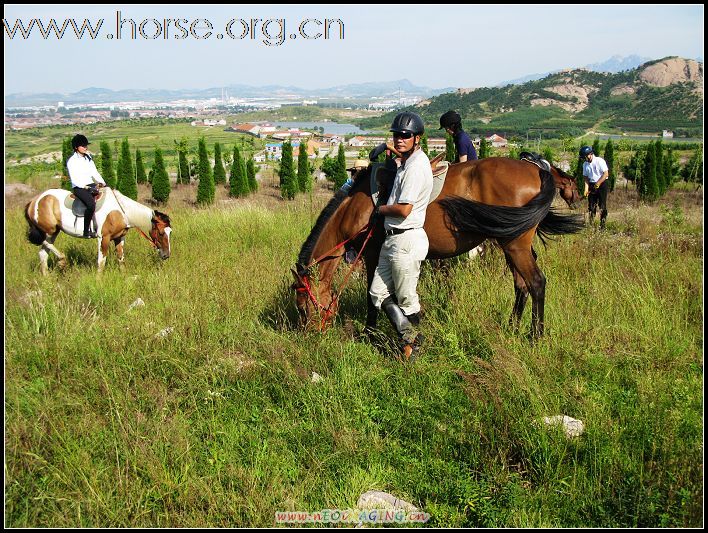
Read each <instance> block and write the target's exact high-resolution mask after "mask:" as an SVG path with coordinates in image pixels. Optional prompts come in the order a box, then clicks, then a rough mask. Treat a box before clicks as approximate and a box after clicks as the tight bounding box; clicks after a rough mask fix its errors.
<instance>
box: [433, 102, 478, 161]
mask: <svg viewBox="0 0 708 533" xmlns="http://www.w3.org/2000/svg"><path fill="white" fill-rule="evenodd" d="M443 128H444V129H445V131H446V132H448V133H449V134H450V135H452V139H453V140H454V141H455V148H456V149H457V160H456V161H455V163H464V162H465V161H474V160H475V159H477V151H476V150H475V149H474V145H473V144H472V139H470V136H469V135H467V133H466V132H465V130H463V129H462V117H460V115H459V113H457V112H456V111H448V112H447V113H445V114H444V115H443V116H441V117H440V129H443Z"/></svg>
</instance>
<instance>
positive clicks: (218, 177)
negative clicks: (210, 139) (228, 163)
mask: <svg viewBox="0 0 708 533" xmlns="http://www.w3.org/2000/svg"><path fill="white" fill-rule="evenodd" d="M220 183H226V171H225V170H224V163H223V162H222V161H221V145H220V144H219V143H215V144H214V184H215V185H219V184H220Z"/></svg>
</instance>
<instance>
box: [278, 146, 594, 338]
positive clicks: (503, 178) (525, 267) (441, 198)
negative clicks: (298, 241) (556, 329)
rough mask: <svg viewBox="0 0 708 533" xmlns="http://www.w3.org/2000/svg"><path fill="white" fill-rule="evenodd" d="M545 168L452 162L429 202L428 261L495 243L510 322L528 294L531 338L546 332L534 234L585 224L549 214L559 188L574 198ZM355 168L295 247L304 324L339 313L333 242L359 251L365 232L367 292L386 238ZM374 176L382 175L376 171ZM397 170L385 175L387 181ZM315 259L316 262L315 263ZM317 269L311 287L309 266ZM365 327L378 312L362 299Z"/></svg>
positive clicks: (366, 172) (563, 180)
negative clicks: (507, 277)
mask: <svg viewBox="0 0 708 533" xmlns="http://www.w3.org/2000/svg"><path fill="white" fill-rule="evenodd" d="M550 168H551V171H550V172H548V171H545V170H543V169H540V168H538V167H537V166H534V165H532V164H530V163H528V162H524V161H519V160H513V159H508V158H487V159H482V160H478V161H469V162H465V163H459V164H454V165H450V167H449V170H448V173H447V178H446V179H445V182H444V185H443V187H442V190H441V191H440V194H439V195H438V196H437V198H435V200H434V201H432V202H431V203H430V204H429V205H428V210H427V213H426V219H425V225H424V229H425V232H426V233H427V235H428V240H429V242H430V247H429V251H428V256H427V259H445V258H449V257H454V256H456V255H460V254H463V253H465V252H468V251H469V250H471V249H472V248H475V247H476V246H477V245H479V244H480V243H482V242H483V241H484V240H485V239H496V240H497V242H498V243H499V245H500V247H501V249H502V250H503V252H504V256H505V258H506V262H507V264H508V265H509V268H510V270H511V272H512V274H513V278H514V290H515V294H516V298H515V303H514V308H513V311H512V315H511V318H510V323H511V324H512V325H514V326H515V327H518V324H519V321H520V319H521V316H522V313H523V311H524V307H525V305H526V300H527V298H528V296H529V294H530V295H531V298H532V302H533V305H532V317H531V337H532V338H537V337H539V336H541V335H543V331H544V301H545V287H546V279H545V276H544V275H543V272H541V269H540V268H539V267H538V265H537V263H536V252H535V251H534V250H533V248H532V241H533V237H534V235H536V234H537V233H538V234H539V237H540V238H541V240H542V241H543V242H544V243H545V240H544V237H547V236H549V235H562V234H570V233H575V232H578V231H580V230H581V229H582V227H583V224H582V220H581V219H580V218H579V217H578V216H575V215H560V214H558V213H556V212H554V211H553V210H551V208H550V207H551V202H552V201H553V198H554V196H555V192H556V188H559V190H560V192H561V196H562V198H563V199H564V200H565V201H566V202H567V203H568V204H569V205H572V204H573V203H575V202H576V201H577V200H578V199H579V194H578V190H577V186H576V185H575V180H574V179H573V177H572V176H569V175H568V174H566V173H565V172H563V171H562V170H560V169H558V168H556V167H550ZM371 169H372V167H371V166H369V167H368V168H367V169H363V170H361V171H359V172H358V173H357V174H356V176H355V181H354V185H353V186H352V188H351V190H350V191H349V192H348V194H347V193H344V192H342V191H341V190H340V191H337V192H336V193H335V196H334V198H332V200H330V202H329V204H328V205H327V206H326V207H325V208H324V210H323V211H322V213H321V214H320V216H319V218H318V219H317V222H316V223H315V226H314V227H313V229H312V231H311V233H310V235H309V236H308V238H307V240H306V241H305V243H304V244H303V246H302V249H301V250H300V255H299V257H298V262H297V264H296V269H294V270H293V274H294V276H295V283H294V284H293V285H292V288H293V289H295V290H296V304H297V308H298V312H299V315H300V320H301V324H303V325H311V324H312V322H313V320H312V319H313V317H314V313H313V312H318V314H319V315H320V318H321V319H322V314H323V312H324V319H323V320H321V322H320V326H321V327H324V326H326V325H327V323H328V322H329V321H331V320H332V319H333V317H334V315H335V314H336V310H337V301H338V295H336V294H334V293H333V291H332V277H333V275H334V272H335V270H336V268H337V265H338V264H339V262H340V260H341V259H342V256H343V254H344V249H343V247H341V246H338V244H337V243H342V242H343V241H346V240H348V239H352V241H351V242H352V243H353V244H354V245H355V246H356V248H357V249H361V246H362V244H363V240H364V234H365V233H366V239H367V240H368V243H367V245H366V247H365V248H364V249H363V250H362V251H361V252H360V255H361V256H362V257H363V260H364V263H365V265H366V272H367V282H368V283H367V287H371V282H372V280H373V276H374V270H375V269H376V265H377V263H378V257H379V252H380V248H381V245H382V244H383V240H384V231H383V220H382V219H379V220H376V221H375V223H374V226H373V227H369V226H368V225H367V224H368V222H369V220H370V217H371V214H372V212H373V209H374V203H373V202H372V195H371V184H370V173H371ZM379 172H383V169H382V170H379ZM393 175H394V173H393V172H392V171H389V176H388V179H392V178H393ZM313 258H317V259H315V261H313ZM315 264H316V265H317V267H318V277H319V279H318V280H317V283H316V286H314V285H313V283H312V277H313V276H312V272H311V269H312V267H313V266H315ZM367 301H368V312H367V321H366V327H367V330H369V331H370V330H372V329H373V328H375V327H376V320H377V314H378V311H377V309H376V308H375V307H374V305H373V303H372V301H371V297H370V296H369V295H368V294H367Z"/></svg>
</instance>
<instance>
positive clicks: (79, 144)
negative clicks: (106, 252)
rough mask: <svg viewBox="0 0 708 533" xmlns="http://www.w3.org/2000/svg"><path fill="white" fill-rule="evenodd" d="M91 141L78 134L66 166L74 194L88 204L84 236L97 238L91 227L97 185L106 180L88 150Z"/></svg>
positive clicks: (74, 139)
mask: <svg viewBox="0 0 708 533" xmlns="http://www.w3.org/2000/svg"><path fill="white" fill-rule="evenodd" d="M89 144H90V143H89V141H88V139H87V138H86V136H84V135H81V134H78V135H75V136H74V138H73V139H71V146H72V147H73V149H74V155H72V156H71V157H70V158H69V160H68V161H67V162H66V168H67V170H68V171H69V177H70V178H71V187H72V189H71V190H72V192H73V193H74V195H75V196H76V197H77V198H78V199H79V200H81V201H82V202H83V203H84V204H85V205H86V213H85V214H84V237H85V238H87V239H95V238H96V237H97V235H96V232H94V231H93V230H92V229H91V221H92V220H93V214H94V212H95V211H96V199H95V198H94V196H97V195H98V190H97V186H104V187H105V185H106V182H105V181H104V180H103V177H101V174H99V173H98V169H97V168H96V164H95V163H94V162H93V158H92V157H91V154H89V152H88V145H89Z"/></svg>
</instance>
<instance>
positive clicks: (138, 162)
mask: <svg viewBox="0 0 708 533" xmlns="http://www.w3.org/2000/svg"><path fill="white" fill-rule="evenodd" d="M135 179H136V181H137V182H138V183H146V182H147V174H145V164H144V163H143V154H142V153H141V152H140V148H137V149H136V150H135Z"/></svg>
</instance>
